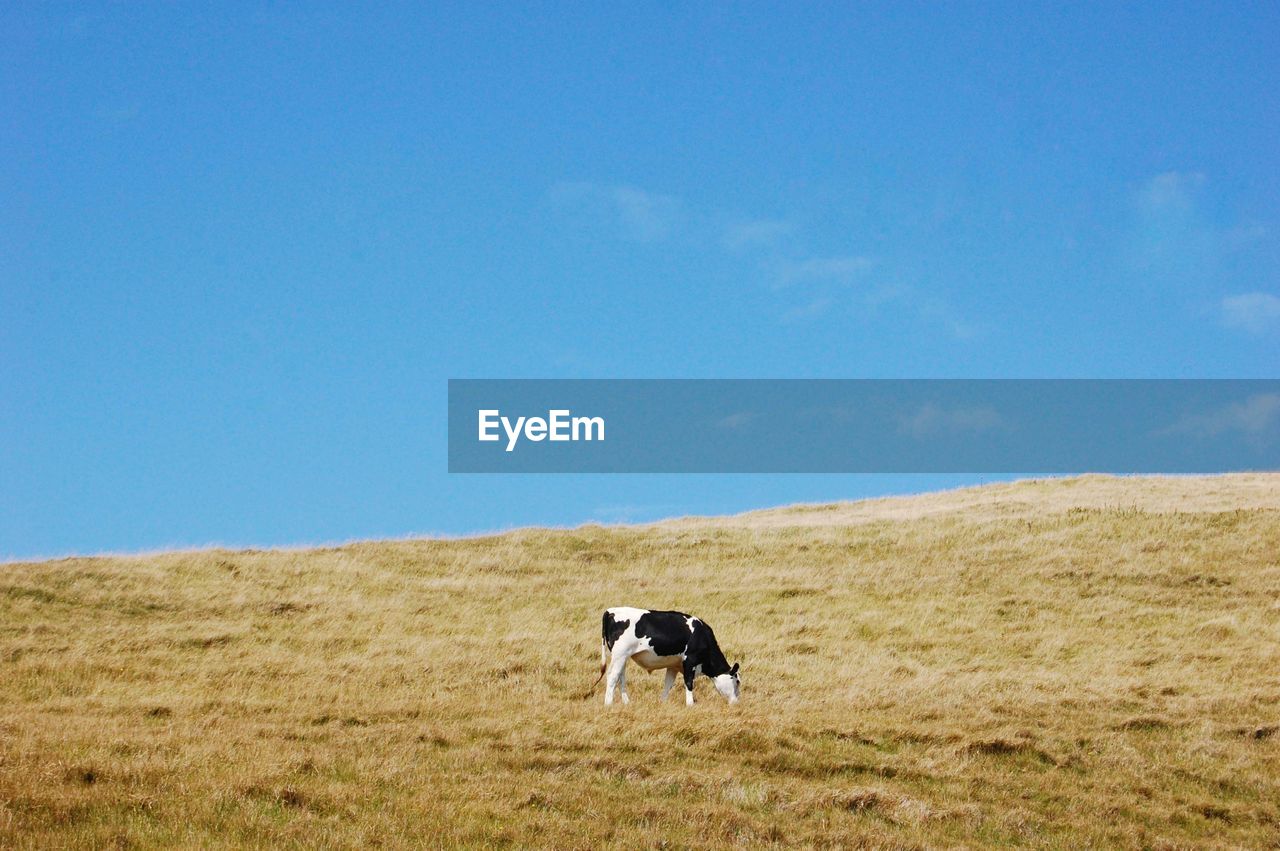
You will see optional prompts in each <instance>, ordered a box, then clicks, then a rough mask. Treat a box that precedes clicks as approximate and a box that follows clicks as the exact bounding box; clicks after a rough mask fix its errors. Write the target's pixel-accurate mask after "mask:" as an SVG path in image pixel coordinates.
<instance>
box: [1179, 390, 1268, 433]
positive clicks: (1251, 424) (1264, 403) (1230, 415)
mask: <svg viewBox="0 0 1280 851" xmlns="http://www.w3.org/2000/svg"><path fill="white" fill-rule="evenodd" d="M1278 424H1280V393H1257V394H1255V395H1253V396H1250V397H1249V398H1248V399H1246V400H1244V401H1243V402H1235V403H1232V404H1230V405H1227V406H1226V407H1223V408H1219V409H1218V410H1216V411H1210V412H1208V413H1204V414H1187V415H1186V416H1184V417H1182V419H1180V420H1178V421H1177V422H1176V423H1174V424H1173V425H1171V426H1169V427H1168V428H1164V429H1161V430H1159V431H1158V432H1156V434H1159V435H1171V434H1186V435H1191V436H1194V437H1216V436H1217V435H1220V434H1226V433H1227V432H1240V433H1242V434H1246V435H1260V434H1262V433H1263V432H1266V431H1270V430H1272V429H1273V428H1275V427H1276V426H1277V425H1278Z"/></svg>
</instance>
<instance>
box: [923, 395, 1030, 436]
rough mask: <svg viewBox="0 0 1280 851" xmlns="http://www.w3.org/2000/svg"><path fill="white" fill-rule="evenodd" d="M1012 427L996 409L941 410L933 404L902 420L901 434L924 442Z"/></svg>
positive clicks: (928, 404)
mask: <svg viewBox="0 0 1280 851" xmlns="http://www.w3.org/2000/svg"><path fill="white" fill-rule="evenodd" d="M1008 427H1009V426H1008V424H1007V423H1006V422H1005V421H1004V418H1003V417H1001V416H1000V412H999V411H997V410H995V409H994V408H988V407H982V408H950V409H948V408H941V407H939V406H937V405H935V404H933V403H932V402H929V403H926V404H925V405H923V406H921V407H920V409H919V410H917V411H915V412H913V413H911V414H908V415H906V416H902V417H899V419H898V432H899V433H900V434H910V435H912V436H913V437H917V438H923V437H928V436H930V435H934V434H940V433H943V432H947V433H951V434H958V433H960V432H970V433H973V434H983V433H985V432H989V431H994V430H996V429H1001V430H1007V429H1008Z"/></svg>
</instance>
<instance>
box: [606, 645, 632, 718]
mask: <svg viewBox="0 0 1280 851" xmlns="http://www.w3.org/2000/svg"><path fill="white" fill-rule="evenodd" d="M626 664H627V657H626V656H625V655H624V654H622V653H615V654H614V655H613V658H612V659H610V660H609V672H608V673H607V674H606V675H605V684H604V704H605V706H610V705H612V704H613V690H614V689H615V688H617V687H618V683H619V682H620V681H621V680H622V676H623V669H624V668H625V667H626ZM622 702H623V703H626V702H627V694H626V692H625V691H624V692H623V693H622Z"/></svg>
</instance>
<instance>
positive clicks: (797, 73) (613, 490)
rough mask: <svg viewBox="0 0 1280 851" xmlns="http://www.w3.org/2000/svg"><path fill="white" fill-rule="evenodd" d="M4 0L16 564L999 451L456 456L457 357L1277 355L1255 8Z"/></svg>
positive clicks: (0, 63)
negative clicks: (713, 469)
mask: <svg viewBox="0 0 1280 851" xmlns="http://www.w3.org/2000/svg"><path fill="white" fill-rule="evenodd" d="M301 5H302V4H297V6H295V7H294V8H289V7H282V6H277V7H273V8H262V7H259V6H256V5H255V6H250V5H244V6H240V5H236V4H204V5H196V4H189V5H178V4H165V5H159V4H156V5H152V4H123V5H101V6H96V5H94V6H90V5H61V4H35V3H30V4H26V3H15V4H8V5H6V6H5V7H4V9H3V10H2V11H0V69H2V70H0V186H2V187H3V188H2V190H0V557H20V556H33V555H58V554H62V553H70V552H98V551H104V550H137V549H154V548H161V547H169V546H190V545H203V544H207V543H211V542H223V543H227V544H232V545H267V544H293V543H302V542H314V541H333V540H345V539H349V538H357V537H377V536H391V535H405V534H410V533H432V532H448V533H461V532H468V531H475V530H485V529H496V528H505V527H508V526H512V525H522V524H531V523H555V524H570V523H577V522H582V521H586V520H590V519H599V520H623V519H647V518H651V517H657V516H662V515H667V514H677V513H688V512H698V513H717V512H724V511H733V510H742V509H746V508H750V507H757V506H764V505H771V504H777V503H782V502H789V501H796V500H825V499H833V498H841V497H857V496H863V495H872V494H880V493H889V492H902V491H916V490H926V489H932V488H935V487H947V486H954V485H956V484H960V483H964V482H969V481H978V480H980V478H981V477H978V476H970V477H956V476H950V477H942V476H916V477H905V476H904V477H884V476H866V477H853V476H828V477H813V476H790V477H786V476H706V477H693V476H686V477H659V476H612V477H611V476H547V477H532V476H531V477H514V476H513V477H494V476H449V475H448V474H447V473H446V458H445V450H446V446H445V417H446V409H445V391H446V380H447V379H448V378H450V377H512V378H519V377H592V378H596V377H725V378H733V377H779V378H781V377H800V378H805V377H858V378H862V377H1047V376H1054V377H1258V378H1262V377H1275V375H1276V367H1277V365H1278V357H1277V356H1278V354H1280V274H1278V273H1280V168H1277V165H1278V164H1280V163H1278V160H1280V157H1278V156H1277V154H1278V153H1280V150H1278V147H1280V108H1278V107H1280V103H1278V99H1277V96H1276V94H1275V92H1276V85H1275V83H1276V80H1277V79H1280V59H1278V58H1277V57H1280V50H1277V49H1276V46H1277V44H1280V7H1277V6H1276V5H1275V4H1267V3H1239V4H1175V3H1152V4H1125V5H1123V6H1121V5H1120V4H1095V5H1085V4H1063V5H1061V6H1046V5H1039V4H1024V3H1017V4H1015V3H1009V4H998V3H983V4H976V3H975V4H969V3H955V4H922V5H912V4H905V3H886V4H856V5H855V4H814V5H813V6H811V7H805V6H803V5H802V6H799V7H798V6H796V5H795V4H777V5H760V4H751V3H735V4H678V3H642V4H624V5H623V6H614V7H605V6H602V7H598V8H588V7H581V6H579V7H572V6H568V5H565V4H545V5H527V4H521V5H514V4H513V5H510V6H506V7H499V6H496V5H494V6H490V5H489V4H457V5H446V4H432V5H431V6H430V7H429V8H427V9H423V8H421V7H419V6H415V5H403V6H392V5H390V4H379V6H378V8H377V9H375V10H373V11H369V10H363V11H356V10H353V9H351V8H350V7H349V4H342V5H333V6H329V7H325V6H321V5H318V4H311V5H308V6H307V7H306V9H302V8H300V7H301Z"/></svg>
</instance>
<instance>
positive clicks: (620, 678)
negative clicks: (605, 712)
mask: <svg viewBox="0 0 1280 851" xmlns="http://www.w3.org/2000/svg"><path fill="white" fill-rule="evenodd" d="M601 621H602V623H601V629H600V677H604V675H605V670H606V669H607V670H608V672H609V678H608V680H607V681H606V682H605V690H604V702H605V705H606V706H608V705H611V704H612V703H613V690H614V689H615V688H617V689H619V690H620V691H621V692H622V702H623V703H630V702H631V698H630V697H629V696H628V695H627V672H626V665H627V660H628V659H630V660H631V661H633V662H635V663H636V664H637V665H639V666H640V667H641V668H644V669H645V670H646V671H649V672H650V673H652V672H653V671H657V670H659V669H665V670H666V672H667V679H666V683H665V684H664V686H663V688H662V699H663V700H666V699H667V696H668V695H669V694H671V687H672V686H674V685H675V682H676V672H677V671H679V672H680V673H681V674H682V675H683V677H684V702H685V704H686V705H688V706H692V705H693V681H694V678H695V677H697V676H698V674H704V675H706V676H708V677H710V678H711V681H712V682H713V683H715V685H716V691H718V692H720V694H722V695H724V697H725V699H726V700H728V701H729V703H731V704H733V703H737V702H738V695H739V693H740V691H741V681H740V680H739V678H738V664H737V663H736V662H735V663H734V664H733V666H732V667H730V666H729V662H728V661H727V660H726V659H725V658H724V653H722V652H721V651H720V645H718V644H716V635H715V633H714V632H712V631H711V626H710V625H709V624H707V623H706V622H705V621H702V620H699V619H698V618H695V617H691V616H689V615H686V614H684V613H683V612H660V611H651V610H649V609H636V608H632V607H630V606H617V607H615V608H611V609H606V610H605V613H604V617H603V618H602V619H601ZM596 682H597V683H598V682H600V679H599V678H597V679H596Z"/></svg>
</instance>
